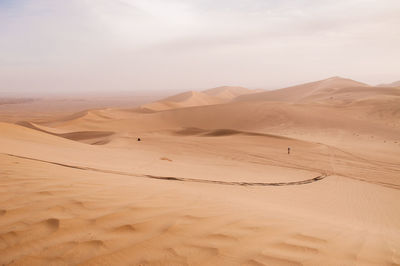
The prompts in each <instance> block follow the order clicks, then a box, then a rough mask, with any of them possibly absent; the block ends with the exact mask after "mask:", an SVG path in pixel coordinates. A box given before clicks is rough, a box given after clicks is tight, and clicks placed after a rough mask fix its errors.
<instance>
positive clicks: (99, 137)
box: [16, 121, 115, 145]
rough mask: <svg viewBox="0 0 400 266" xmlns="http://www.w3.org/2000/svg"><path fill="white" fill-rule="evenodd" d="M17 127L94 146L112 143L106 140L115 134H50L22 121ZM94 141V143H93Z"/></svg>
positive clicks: (89, 132)
mask: <svg viewBox="0 0 400 266" xmlns="http://www.w3.org/2000/svg"><path fill="white" fill-rule="evenodd" d="M16 124H17V125H20V126H23V127H26V128H30V129H33V130H37V131H40V132H43V133H47V134H50V135H53V136H57V137H61V138H65V139H69V140H74V141H80V142H85V143H88V142H89V144H92V145H104V144H107V143H109V142H110V140H109V139H106V137H109V136H112V135H114V134H115V133H114V132H112V131H76V132H69V133H54V132H50V131H47V130H44V129H41V128H39V127H37V126H35V125H34V124H32V123H31V122H28V121H21V122H18V123H16ZM91 140H93V142H91Z"/></svg>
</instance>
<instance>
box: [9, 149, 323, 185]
mask: <svg viewBox="0 0 400 266" xmlns="http://www.w3.org/2000/svg"><path fill="white" fill-rule="evenodd" d="M2 154H4V155H7V156H10V157H15V158H20V159H26V160H31V161H37V162H42V163H47V164H52V165H57V166H62V167H67V168H73V169H78V170H84V171H93V172H100V173H107V174H116V175H124V176H134V177H145V178H150V179H158V180H166V181H178V182H196V183H206V184H216V185H230V186H293V185H305V184H310V183H314V182H317V181H320V180H322V179H324V178H326V177H328V176H329V175H328V174H326V173H321V175H319V176H317V177H314V178H311V179H306V180H300V181H293V182H239V181H219V180H210V179H197V178H186V177H173V176H156V175H147V174H133V173H128V172H121V171H114V170H105V169H98V168H92V167H83V166H76V165H69V164H64V163H57V162H52V161H46V160H41V159H36V158H31V157H25V156H20V155H15V154H9V153H2Z"/></svg>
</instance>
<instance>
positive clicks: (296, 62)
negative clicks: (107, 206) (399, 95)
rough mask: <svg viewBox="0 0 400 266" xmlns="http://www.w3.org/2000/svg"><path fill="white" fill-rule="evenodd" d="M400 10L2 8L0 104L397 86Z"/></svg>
mask: <svg viewBox="0 0 400 266" xmlns="http://www.w3.org/2000/svg"><path fill="white" fill-rule="evenodd" d="M399 47H400V1H399V0H336V1H331V0H329V1H328V0H297V1H293V0H292V1H289V0H280V1H278V0H246V1H245V0H185V1H184V0H0V97H1V96H2V95H4V96H7V95H18V96H21V95H22V96H35V95H42V94H60V95H66V94H74V93H82V92H87V93H103V92H107V93H113V92H136V91H162V90H181V91H184V90H200V89H206V88H212V87H216V86H222V85H238V86H244V87H249V88H263V89H277V88H282V87H285V86H290V85H295V84H299V83H305V82H310V81H315V80H320V79H324V78H328V77H331V76H342V77H346V78H351V79H355V80H358V81H361V82H366V83H368V84H372V85H374V84H378V83H390V82H393V81H397V80H400V48H399Z"/></svg>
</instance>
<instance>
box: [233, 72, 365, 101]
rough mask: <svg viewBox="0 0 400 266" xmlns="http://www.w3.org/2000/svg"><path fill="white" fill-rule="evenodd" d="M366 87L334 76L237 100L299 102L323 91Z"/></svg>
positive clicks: (244, 96) (245, 96)
mask: <svg viewBox="0 0 400 266" xmlns="http://www.w3.org/2000/svg"><path fill="white" fill-rule="evenodd" d="M361 86H362V87H365V86H367V85H366V84H364V83H361V82H357V81H354V80H351V79H345V78H341V77H332V78H328V79H324V80H320V81H315V82H311V83H306V84H301V85H297V86H293V87H288V88H283V89H279V90H274V91H266V92H260V93H257V94H252V95H243V96H239V97H237V98H236V100H237V101H278V102H299V101H302V100H303V99H306V98H307V97H309V96H311V95H313V94H316V93H321V92H323V91H328V92H330V91H334V90H336V89H341V88H348V87H361Z"/></svg>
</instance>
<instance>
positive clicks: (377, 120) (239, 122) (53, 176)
mask: <svg viewBox="0 0 400 266" xmlns="http://www.w3.org/2000/svg"><path fill="white" fill-rule="evenodd" d="M380 88H381V87H373V86H368V85H366V84H361V83H357V82H354V81H351V80H348V79H343V78H340V77H334V78H329V79H325V80H321V81H318V82H314V83H307V84H304V85H300V86H295V87H289V88H285V89H282V90H276V91H267V92H264V91H261V92H260V91H253V90H248V91H246V93H245V94H243V93H240V94H238V95H235V96H234V97H232V96H231V98H230V99H229V98H228V97H223V96H222V97H221V96H212V98H207V97H203V96H204V95H203V94H206V93H204V92H196V93H193V92H189V93H186V94H183V95H178V97H169V98H167V100H164V99H162V100H160V101H155V102H151V103H145V104H142V105H140V106H138V107H133V108H122V107H116V108H109V107H108V108H96V109H88V110H85V111H81V110H77V112H76V113H73V114H70V115H66V116H63V117H61V118H60V117H59V115H57V116H55V118H53V119H52V118H49V117H48V116H44V117H45V119H43V118H42V119H36V120H35V119H33V121H29V120H25V121H22V120H21V121H16V122H14V123H11V122H1V123H0V128H1V131H0V134H1V138H0V152H1V160H0V162H1V169H2V170H1V194H0V195H1V196H0V209H1V211H0V215H1V216H0V218H1V219H0V240H1V242H0V243H1V246H0V261H1V263H2V264H4V265H44V264H46V265H71V264H81V265H395V264H399V263H400V255H399V250H400V241H399V239H400V235H399V232H400V231H399V228H400V216H399V213H400V192H399V189H400V181H399V176H400V175H399V174H400V160H399V158H400V139H399V136H400V128H399V126H400V125H399V121H400V88H399V87H391V88H389V87H385V88H383V89H380ZM386 88H387V89H386ZM218 90H219V93H220V94H221V95H234V94H235V93H234V92H235V91H237V89H236V88H232V87H223V89H221V88H219V89H218ZM221 90H223V91H221ZM241 91H242V92H243V90H241ZM282 91H283V92H284V93H282ZM206 95H207V94H206ZM285 96H286V97H285ZM217 98H218V99H219V100H220V101H219V102H218V101H216V99H217ZM171 99H172V100H175V101H172V100H171ZM207 100H208V101H207ZM172 103H173V104H172ZM24 104H26V103H21V105H24ZM13 105H15V106H14V107H16V105H18V103H13ZM161 106H162V108H161V109H160V107H161ZM167 107H168V108H167ZM21 108H22V109H23V108H24V107H21ZM153 108H154V109H153ZM21 114H24V112H23V111H21ZM20 117H21V118H22V117H23V115H21V116H20ZM138 137H140V138H141V141H138V140H137V138H138ZM288 147H290V154H288Z"/></svg>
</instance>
